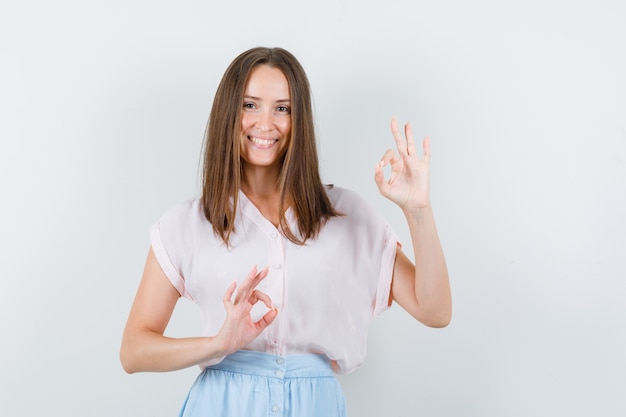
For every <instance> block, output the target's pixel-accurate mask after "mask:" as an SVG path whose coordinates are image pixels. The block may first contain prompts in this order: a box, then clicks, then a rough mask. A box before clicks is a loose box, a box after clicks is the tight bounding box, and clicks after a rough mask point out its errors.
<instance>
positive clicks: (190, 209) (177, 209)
mask: <svg viewBox="0 0 626 417" xmlns="http://www.w3.org/2000/svg"><path fill="white" fill-rule="evenodd" d="M202 217H204V214H203V210H202V204H201V202H200V198H199V197H196V198H191V199H188V200H185V201H183V202H181V203H179V204H176V205H175V206H172V207H170V208H169V209H167V210H166V211H165V212H164V213H163V215H161V217H160V218H159V223H160V222H163V221H190V220H195V219H197V218H202Z"/></svg>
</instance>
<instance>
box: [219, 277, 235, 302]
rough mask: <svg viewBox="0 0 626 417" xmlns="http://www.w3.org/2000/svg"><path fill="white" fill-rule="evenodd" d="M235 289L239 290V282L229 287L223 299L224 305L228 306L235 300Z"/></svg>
mask: <svg viewBox="0 0 626 417" xmlns="http://www.w3.org/2000/svg"><path fill="white" fill-rule="evenodd" d="M235 288H237V281H233V283H232V284H230V285H229V286H228V288H227V289H226V292H225V293H224V297H222V301H223V302H224V304H228V303H230V302H231V300H232V299H233V293H234V292H235Z"/></svg>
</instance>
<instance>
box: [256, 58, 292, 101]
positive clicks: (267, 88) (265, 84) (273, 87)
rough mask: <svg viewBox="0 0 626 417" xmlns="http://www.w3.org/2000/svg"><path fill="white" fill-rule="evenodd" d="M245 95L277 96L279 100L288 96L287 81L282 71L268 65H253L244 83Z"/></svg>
mask: <svg viewBox="0 0 626 417" xmlns="http://www.w3.org/2000/svg"><path fill="white" fill-rule="evenodd" d="M245 91H246V95H250V96H255V97H259V98H276V97H279V96H280V98H278V99H279V100H283V99H288V98H289V83H288V81H287V77H285V74H283V72H282V71H281V70H280V69H278V68H276V67H271V66H269V65H259V66H257V67H255V68H254V69H253V70H252V71H251V72H250V76H249V77H248V82H247V83H246V90H245Z"/></svg>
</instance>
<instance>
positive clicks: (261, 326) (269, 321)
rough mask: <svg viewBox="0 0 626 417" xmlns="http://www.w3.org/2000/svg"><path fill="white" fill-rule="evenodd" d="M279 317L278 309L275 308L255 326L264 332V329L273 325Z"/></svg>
mask: <svg viewBox="0 0 626 417" xmlns="http://www.w3.org/2000/svg"><path fill="white" fill-rule="evenodd" d="M277 315H278V309H277V308H273V309H271V310H270V311H268V312H267V313H265V315H264V316H263V317H261V318H260V319H259V321H257V322H256V323H254V325H255V326H256V327H257V329H259V330H263V329H264V328H266V327H267V326H269V325H270V324H272V322H273V321H274V319H275V318H276V316H277Z"/></svg>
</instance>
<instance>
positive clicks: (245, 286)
mask: <svg viewBox="0 0 626 417" xmlns="http://www.w3.org/2000/svg"><path fill="white" fill-rule="evenodd" d="M256 276H257V266H256V265H254V266H253V267H252V269H251V270H250V272H248V275H247V276H246V278H245V279H244V280H243V281H241V284H239V289H238V290H237V294H235V300H234V304H235V305H237V304H238V303H239V302H240V301H241V300H245V299H246V298H248V296H249V294H250V287H251V284H252V281H253V280H254V278H255V277H256Z"/></svg>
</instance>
